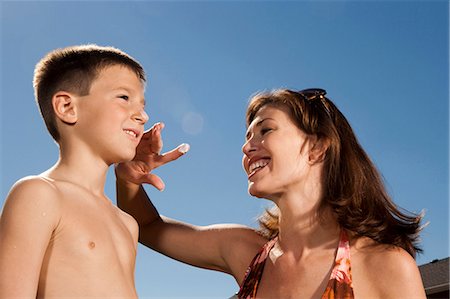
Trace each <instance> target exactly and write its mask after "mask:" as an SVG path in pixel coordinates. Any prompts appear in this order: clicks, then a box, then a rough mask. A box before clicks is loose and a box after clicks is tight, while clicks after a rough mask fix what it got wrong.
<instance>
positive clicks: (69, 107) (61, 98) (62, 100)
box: [52, 91, 78, 125]
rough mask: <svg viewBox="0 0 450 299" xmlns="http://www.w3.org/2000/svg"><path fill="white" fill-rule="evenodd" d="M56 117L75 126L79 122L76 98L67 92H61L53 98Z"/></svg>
mask: <svg viewBox="0 0 450 299" xmlns="http://www.w3.org/2000/svg"><path fill="white" fill-rule="evenodd" d="M52 104H53V110H54V111H55V115H56V117H57V118H59V119H60V120H61V121H62V122H64V123H66V124H70V125H73V124H75V123H76V122H77V120H78V115H77V105H76V98H75V97H74V96H73V95H72V94H70V93H68V92H65V91H59V92H57V93H55V94H54V95H53V98H52Z"/></svg>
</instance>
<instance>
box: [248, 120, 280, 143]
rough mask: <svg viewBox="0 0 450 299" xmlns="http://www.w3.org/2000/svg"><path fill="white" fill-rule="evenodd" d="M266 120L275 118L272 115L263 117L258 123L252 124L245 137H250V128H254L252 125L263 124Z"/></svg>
mask: <svg viewBox="0 0 450 299" xmlns="http://www.w3.org/2000/svg"><path fill="white" fill-rule="evenodd" d="M266 120H274V119H273V118H270V117H266V118H263V119H261V120H260V121H258V122H257V123H255V124H254V125H251V126H250V127H249V128H248V129H247V132H246V133H245V138H247V139H248V138H249V136H250V129H251V128H252V127H259V126H261V125H262V123H263V122H265V121H266Z"/></svg>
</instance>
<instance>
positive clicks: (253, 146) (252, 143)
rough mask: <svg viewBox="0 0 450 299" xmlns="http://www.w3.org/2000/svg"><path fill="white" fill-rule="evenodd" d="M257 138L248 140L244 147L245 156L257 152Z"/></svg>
mask: <svg viewBox="0 0 450 299" xmlns="http://www.w3.org/2000/svg"><path fill="white" fill-rule="evenodd" d="M255 143H256V142H255V138H254V137H251V138H249V139H247V140H246V141H245V143H244V145H243V146H242V152H243V153H244V154H246V155H247V156H248V155H249V154H250V153H251V152H253V151H255V150H256V144H255Z"/></svg>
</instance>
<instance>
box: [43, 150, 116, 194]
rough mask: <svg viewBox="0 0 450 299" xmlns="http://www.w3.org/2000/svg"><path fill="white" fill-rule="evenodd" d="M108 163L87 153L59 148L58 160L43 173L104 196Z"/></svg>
mask: <svg viewBox="0 0 450 299" xmlns="http://www.w3.org/2000/svg"><path fill="white" fill-rule="evenodd" d="M108 169H109V165H107V164H106V163H105V161H102V160H101V159H99V158H98V157H94V156H92V155H90V154H88V153H80V152H77V153H75V151H72V152H69V151H64V150H60V156H59V160H58V161H57V162H56V164H55V165H54V166H53V167H52V168H50V169H49V170H48V171H46V172H45V173H43V175H44V176H48V177H50V178H52V179H55V180H61V181H66V182H70V183H73V184H75V185H78V186H80V187H83V188H85V189H87V190H90V191H91V192H92V193H93V194H95V195H98V196H104V189H105V181H106V175H107V172H108Z"/></svg>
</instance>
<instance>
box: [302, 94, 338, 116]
mask: <svg viewBox="0 0 450 299" xmlns="http://www.w3.org/2000/svg"><path fill="white" fill-rule="evenodd" d="M296 93H297V94H299V95H300V96H301V97H302V98H303V99H305V100H306V101H307V102H313V101H315V100H320V102H321V103H322V106H323V107H324V108H325V111H326V112H327V114H328V116H330V117H331V112H330V108H329V105H328V103H327V102H326V98H325V95H326V94H327V91H326V90H325V89H321V88H307V89H302V90H299V91H296Z"/></svg>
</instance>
